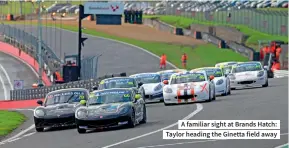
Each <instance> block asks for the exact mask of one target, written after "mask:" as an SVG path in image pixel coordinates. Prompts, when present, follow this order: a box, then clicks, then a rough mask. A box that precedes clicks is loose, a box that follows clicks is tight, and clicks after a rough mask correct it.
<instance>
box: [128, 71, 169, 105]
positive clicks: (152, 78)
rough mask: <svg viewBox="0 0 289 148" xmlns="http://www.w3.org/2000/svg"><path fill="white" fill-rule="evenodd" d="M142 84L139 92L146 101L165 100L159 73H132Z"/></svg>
mask: <svg viewBox="0 0 289 148" xmlns="http://www.w3.org/2000/svg"><path fill="white" fill-rule="evenodd" d="M130 77H133V78H135V79H136V81H137V82H138V83H139V84H140V85H141V86H140V88H139V92H140V93H141V95H143V98H144V100H145V101H146V102H159V101H163V83H162V81H161V75H160V74H158V73H139V74H134V75H131V76H130Z"/></svg>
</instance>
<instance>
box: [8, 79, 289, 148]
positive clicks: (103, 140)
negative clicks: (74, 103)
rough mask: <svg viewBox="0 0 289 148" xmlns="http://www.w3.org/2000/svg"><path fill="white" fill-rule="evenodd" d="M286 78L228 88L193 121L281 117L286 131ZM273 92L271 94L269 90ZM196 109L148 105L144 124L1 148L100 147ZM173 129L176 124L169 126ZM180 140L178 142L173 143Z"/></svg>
mask: <svg viewBox="0 0 289 148" xmlns="http://www.w3.org/2000/svg"><path fill="white" fill-rule="evenodd" d="M287 81H288V79H287V78H282V79H270V81H269V84H270V86H269V87H267V88H254V89H244V90H237V91H232V95H231V96H226V97H217V100H216V101H214V102H210V103H201V104H202V105H203V110H202V111H200V112H199V113H198V114H196V115H195V116H193V117H192V118H191V119H193V120H214V119H215V120H281V130H280V131H281V133H288V127H287V125H288V116H287V105H288V100H287V98H288V95H287V89H288V86H287ZM273 92H274V93H273ZM195 109H196V104H189V105H176V106H164V105H163V104H162V103H157V104H148V105H147V110H148V123H147V124H143V125H139V126H137V127H135V128H133V129H119V130H111V131H100V132H99V131H97V132H92V133H87V134H78V133H77V131H76V130H75V129H69V130H61V131H48V132H44V133H36V134H34V135H32V136H29V137H25V138H23V139H20V140H17V141H14V142H12V143H7V144H5V145H3V146H4V147H5V148H17V147H25V148H26V147H27V148H38V147H42V148H51V147H57V148H78V147H82V148H100V147H105V146H108V145H111V144H114V143H118V142H121V141H124V140H127V139H130V138H134V137H137V136H140V135H143V134H146V133H149V132H153V131H156V130H158V129H161V128H163V127H166V126H168V125H170V124H173V123H175V122H177V120H180V119H182V118H184V117H185V116H186V115H188V114H190V113H191V112H193V111H194V110H195ZM169 129H171V130H173V129H177V126H174V127H172V128H169ZM286 142H288V135H287V134H285V135H282V136H281V139H280V140H216V141H212V140H163V139H162V132H157V133H154V134H151V135H148V136H144V137H141V138H138V139H134V140H131V141H128V142H125V143H122V144H120V145H116V146H114V147H115V148H137V147H143V148H146V147H147V148H149V146H150V147H168V148H180V147H182V148H192V147H207V148H211V147H214V148H224V147H236V148H242V147H255V148H272V147H275V146H278V145H282V144H284V143H286ZM175 143H182V144H175Z"/></svg>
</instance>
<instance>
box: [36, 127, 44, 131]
mask: <svg viewBox="0 0 289 148" xmlns="http://www.w3.org/2000/svg"><path fill="white" fill-rule="evenodd" d="M35 130H36V131H37V132H43V131H44V128H43V127H35Z"/></svg>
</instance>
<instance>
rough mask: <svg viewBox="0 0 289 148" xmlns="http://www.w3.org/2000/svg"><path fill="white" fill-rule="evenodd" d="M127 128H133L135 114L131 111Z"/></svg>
mask: <svg viewBox="0 0 289 148" xmlns="http://www.w3.org/2000/svg"><path fill="white" fill-rule="evenodd" d="M128 127H129V128H134V127H135V112H134V110H132V113H131V116H130V120H129V121H128Z"/></svg>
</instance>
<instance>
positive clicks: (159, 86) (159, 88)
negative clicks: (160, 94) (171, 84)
mask: <svg viewBox="0 0 289 148" xmlns="http://www.w3.org/2000/svg"><path fill="white" fill-rule="evenodd" d="M161 89H162V85H161V84H159V85H158V86H156V87H155V88H154V91H158V90H161Z"/></svg>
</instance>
